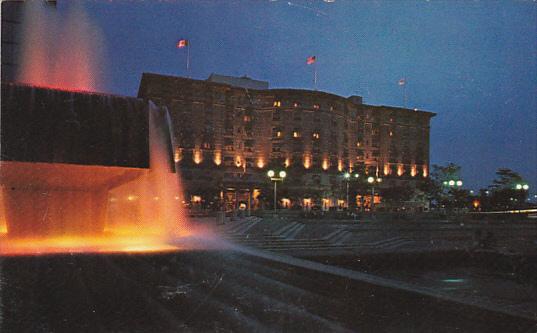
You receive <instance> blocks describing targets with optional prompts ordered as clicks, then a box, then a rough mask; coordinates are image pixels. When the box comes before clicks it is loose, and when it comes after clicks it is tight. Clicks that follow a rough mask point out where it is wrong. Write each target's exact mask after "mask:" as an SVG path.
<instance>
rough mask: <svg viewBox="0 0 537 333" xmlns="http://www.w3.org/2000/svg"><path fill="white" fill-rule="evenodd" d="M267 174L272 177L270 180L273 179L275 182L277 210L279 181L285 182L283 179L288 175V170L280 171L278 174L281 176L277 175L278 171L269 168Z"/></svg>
mask: <svg viewBox="0 0 537 333" xmlns="http://www.w3.org/2000/svg"><path fill="white" fill-rule="evenodd" d="M267 176H268V177H269V178H270V180H272V181H273V182H274V212H276V207H277V202H278V201H277V199H276V191H277V186H276V184H277V182H283V179H284V178H285V177H287V172H285V171H284V170H282V171H280V172H278V176H279V177H276V172H275V171H274V170H269V171H268V172H267Z"/></svg>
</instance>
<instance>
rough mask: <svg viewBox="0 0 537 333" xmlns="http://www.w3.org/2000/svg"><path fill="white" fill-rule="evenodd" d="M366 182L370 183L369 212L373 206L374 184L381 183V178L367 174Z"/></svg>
mask: <svg viewBox="0 0 537 333" xmlns="http://www.w3.org/2000/svg"><path fill="white" fill-rule="evenodd" d="M367 182H368V183H369V184H371V212H373V210H374V208H375V184H378V183H381V182H382V178H375V177H372V176H369V177H367Z"/></svg>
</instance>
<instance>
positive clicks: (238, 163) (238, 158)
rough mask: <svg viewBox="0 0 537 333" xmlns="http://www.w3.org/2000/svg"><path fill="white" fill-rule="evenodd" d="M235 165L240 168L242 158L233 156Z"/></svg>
mask: <svg viewBox="0 0 537 333" xmlns="http://www.w3.org/2000/svg"><path fill="white" fill-rule="evenodd" d="M235 165H236V166H237V167H240V166H241V165H242V158H241V157H240V156H235Z"/></svg>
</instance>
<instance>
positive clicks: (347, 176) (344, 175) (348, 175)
mask: <svg viewBox="0 0 537 333" xmlns="http://www.w3.org/2000/svg"><path fill="white" fill-rule="evenodd" d="M343 177H344V178H345V180H346V181H347V201H346V203H347V211H348V210H349V207H350V205H349V179H350V178H351V174H350V173H348V172H345V173H344V174H343Z"/></svg>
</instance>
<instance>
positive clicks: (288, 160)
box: [283, 157, 291, 168]
mask: <svg viewBox="0 0 537 333" xmlns="http://www.w3.org/2000/svg"><path fill="white" fill-rule="evenodd" d="M283 164H284V165H285V167H286V168H287V167H289V166H290V165H291V159H290V158H289V157H287V158H286V159H285V162H284V163H283Z"/></svg>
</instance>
